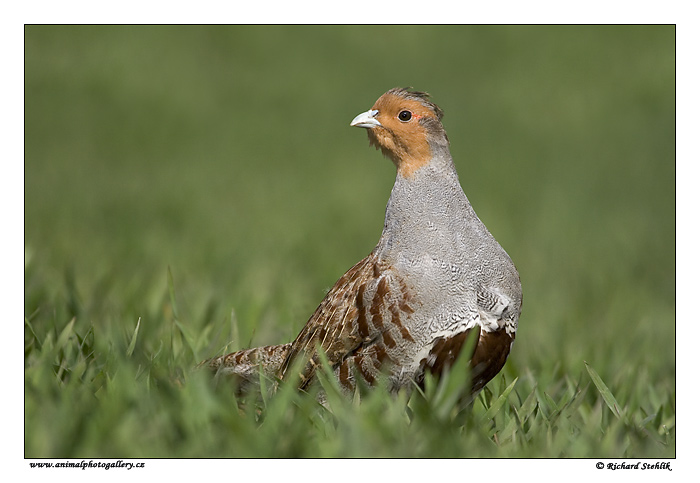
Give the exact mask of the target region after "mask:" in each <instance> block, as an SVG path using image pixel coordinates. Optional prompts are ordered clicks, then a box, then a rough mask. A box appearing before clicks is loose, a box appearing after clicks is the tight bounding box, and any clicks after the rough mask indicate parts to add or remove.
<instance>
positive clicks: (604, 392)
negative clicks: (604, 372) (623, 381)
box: [583, 361, 622, 419]
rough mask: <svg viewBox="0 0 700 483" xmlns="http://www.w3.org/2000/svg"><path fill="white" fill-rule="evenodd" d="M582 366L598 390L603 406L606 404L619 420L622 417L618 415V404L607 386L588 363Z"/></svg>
mask: <svg viewBox="0 0 700 483" xmlns="http://www.w3.org/2000/svg"><path fill="white" fill-rule="evenodd" d="M583 364H584V365H585V366H586V370H587V371H588V374H589V375H590V376H591V379H592V380H593V384H595V387H596V388H598V392H599V393H600V395H601V396H603V400H604V401H605V404H607V406H608V408H610V411H612V413H613V414H614V415H615V417H617V418H618V419H620V418H621V417H622V415H621V413H620V404H619V403H618V402H617V399H615V396H613V393H612V392H611V391H610V389H608V386H606V385H605V383H604V382H603V379H601V377H600V376H599V375H598V373H597V372H596V371H595V369H593V368H592V367H591V366H589V365H588V362H586V361H584V362H583Z"/></svg>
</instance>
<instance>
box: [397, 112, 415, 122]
mask: <svg viewBox="0 0 700 483" xmlns="http://www.w3.org/2000/svg"><path fill="white" fill-rule="evenodd" d="M411 116H412V114H411V111H401V112H399V121H402V122H408V121H410V120H411Z"/></svg>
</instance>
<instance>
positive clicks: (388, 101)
mask: <svg viewBox="0 0 700 483" xmlns="http://www.w3.org/2000/svg"><path fill="white" fill-rule="evenodd" d="M372 109H376V110H377V111H379V112H378V113H377V115H376V119H377V121H379V122H380V123H381V126H377V127H374V128H372V129H369V130H368V134H369V139H370V143H371V144H372V145H373V146H375V147H377V148H379V149H381V150H382V153H383V154H384V155H385V156H387V157H388V158H389V159H391V160H392V161H393V162H394V164H395V165H396V168H397V170H398V172H399V174H400V175H402V176H404V177H411V176H412V175H413V173H414V172H415V171H416V170H417V169H419V168H421V167H423V166H425V165H426V164H428V163H429V162H430V159H431V152H430V145H429V144H428V135H429V133H428V131H427V129H426V127H425V125H424V124H423V123H422V122H421V120H422V119H424V118H433V119H435V120H436V121H438V122H439V120H438V118H437V117H436V115H435V113H434V112H433V110H432V109H430V108H429V107H426V106H424V105H423V104H421V103H420V102H419V101H416V100H413V99H405V98H403V97H401V96H398V95H395V94H393V93H391V92H389V93H386V94H384V95H383V96H382V97H380V98H379V99H378V100H377V102H376V103H375V104H374V106H373V107H372Z"/></svg>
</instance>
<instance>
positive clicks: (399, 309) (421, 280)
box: [200, 87, 522, 397]
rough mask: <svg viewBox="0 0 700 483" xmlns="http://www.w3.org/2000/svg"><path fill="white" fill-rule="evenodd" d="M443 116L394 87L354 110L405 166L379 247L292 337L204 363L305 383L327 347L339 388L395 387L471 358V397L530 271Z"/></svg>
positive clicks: (511, 335) (246, 383)
mask: <svg viewBox="0 0 700 483" xmlns="http://www.w3.org/2000/svg"><path fill="white" fill-rule="evenodd" d="M442 118H443V111H442V109H441V108H440V107H438V106H437V105H436V104H435V103H433V102H432V100H431V97H430V95H429V94H427V93H425V92H421V91H414V90H411V88H408V87H403V88H402V87H396V88H393V89H390V90H389V91H387V92H386V93H384V94H383V95H382V96H381V97H379V99H378V100H377V101H376V102H375V104H374V105H373V106H372V108H371V109H370V110H368V111H366V112H363V113H361V114H359V115H358V116H356V117H355V118H354V119H353V120H352V122H351V123H350V126H353V127H358V128H363V129H365V130H366V131H367V134H368V137H369V142H370V145H371V146H373V147H375V148H376V149H378V150H380V151H381V152H382V154H383V155H384V156H385V157H387V158H389V159H390V160H391V161H392V162H393V164H394V165H395V166H396V180H395V182H394V186H393V188H392V190H391V195H390V197H389V200H388V202H387V205H386V212H385V220H384V228H383V231H382V234H381V236H380V238H379V241H378V243H377V245H376V247H375V248H374V249H373V250H372V251H371V252H370V254H369V255H368V256H367V257H365V258H364V259H362V260H361V261H360V262H358V263H357V264H355V265H354V266H353V267H352V268H350V269H349V270H348V271H347V272H346V273H345V274H344V275H343V276H342V277H340V279H338V281H337V282H336V283H335V285H333V286H332V288H331V289H330V290H329V291H328V293H327V294H326V296H325V298H324V299H323V300H322V301H321V303H320V305H319V306H318V308H317V309H316V311H315V312H314V313H313V314H312V315H311V317H310V318H309V319H308V322H307V323H306V325H305V326H304V327H303V328H302V329H301V332H300V333H299V334H298V335H297V337H296V338H295V339H294V340H293V341H292V342H288V343H285V344H280V345H271V346H264V347H254V348H250V349H245V350H240V351H238V352H234V353H231V354H227V355H222V356H219V357H214V358H212V359H209V360H207V361H204V362H203V363H201V364H200V365H205V366H208V367H209V368H210V369H211V370H212V371H213V372H214V373H216V374H217V375H231V376H234V377H235V378H236V380H237V381H238V384H239V386H240V387H250V386H251V385H256V384H257V383H258V381H259V379H260V371H262V373H263V374H264V375H266V376H268V377H270V378H273V379H274V380H276V381H291V383H292V384H296V385H298V387H299V389H301V390H305V389H307V388H308V387H309V385H310V384H312V382H313V381H314V380H316V379H317V376H318V373H319V372H320V370H321V368H320V366H321V364H322V360H324V355H325V359H326V360H327V363H328V365H329V367H330V368H331V369H332V371H333V375H334V377H335V378H336V379H337V381H338V383H339V386H340V388H341V389H342V390H343V391H345V392H348V393H354V392H355V391H356V390H357V389H358V387H359V386H362V387H365V388H371V387H373V386H375V385H376V384H377V381H378V380H380V378H382V376H383V377H384V378H383V379H381V380H384V381H386V382H387V384H388V387H389V389H390V390H391V391H398V390H400V389H401V388H407V390H409V391H410V390H412V388H415V387H416V386H418V387H422V385H423V384H424V380H425V378H426V375H427V374H429V373H430V374H432V375H434V376H436V377H437V378H440V377H442V376H443V375H444V374H445V373H446V372H447V371H448V370H449V369H450V368H451V367H452V365H453V364H455V362H457V361H458V360H459V361H463V360H465V361H468V362H467V363H468V364H469V369H470V379H471V388H470V394H471V396H472V397H474V396H475V395H476V394H478V392H479V391H480V390H481V389H482V388H483V387H484V386H485V385H486V384H487V383H488V382H489V381H490V380H491V379H492V378H493V377H495V376H496V375H497V374H498V373H499V372H500V370H501V369H502V368H503V366H504V364H505V362H506V359H507V357H508V355H509V353H510V351H511V347H512V344H513V342H514V340H515V334H516V331H517V328H518V319H519V317H520V314H521V306H522V288H521V283H520V276H519V273H518V271H517V269H516V267H515V265H514V264H513V262H512V260H511V258H510V257H509V256H508V254H507V253H506V251H505V250H504V249H503V248H502V247H501V245H500V244H499V243H498V242H497V241H496V239H495V238H494V237H493V236H492V235H491V233H490V232H489V230H488V229H487V228H486V226H485V225H484V224H483V223H482V222H481V220H480V219H479V217H478V216H477V215H476V213H475V211H474V209H473V208H472V205H471V203H470V202H469V200H468V199H467V196H466V195H465V193H464V190H463V189H462V186H461V184H460V181H459V178H458V175H457V171H456V169H455V165H454V162H453V160H452V155H451V154H450V142H449V140H448V137H447V134H446V132H445V129H444V127H443V124H442ZM470 334H472V335H471V336H470ZM467 341H469V342H467ZM467 347H468V349H465V348H467ZM462 349H465V350H471V354H469V357H468V358H466V359H464V358H459V356H460V354H461V351H462ZM458 358H459V359H458Z"/></svg>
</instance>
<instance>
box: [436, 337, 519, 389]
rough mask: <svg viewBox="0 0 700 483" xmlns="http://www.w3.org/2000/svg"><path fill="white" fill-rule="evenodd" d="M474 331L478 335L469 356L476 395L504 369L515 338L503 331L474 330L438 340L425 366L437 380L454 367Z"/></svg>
mask: <svg viewBox="0 0 700 483" xmlns="http://www.w3.org/2000/svg"><path fill="white" fill-rule="evenodd" d="M473 330H478V331H479V333H477V334H476V335H477V336H478V338H477V339H476V341H475V345H474V348H473V349H472V355H471V370H472V373H471V377H472V391H471V392H472V394H476V393H477V392H479V391H480V390H481V389H482V388H483V387H484V386H485V385H486V383H488V382H489V381H490V380H491V379H493V378H494V376H495V375H496V374H498V373H499V371H500V370H501V369H502V368H503V366H504V365H505V363H506V359H507V358H508V353H509V352H510V347H511V344H512V342H513V340H514V339H515V334H509V333H508V332H507V331H506V330H505V329H500V330H496V331H493V332H486V331H484V330H481V328H480V327H478V326H477V327H474V328H472V329H468V330H466V331H464V332H461V333H459V334H457V335H454V336H452V337H441V338H439V339H437V340H436V341H435V344H434V345H433V347H432V349H431V351H430V354H429V356H428V358H427V362H426V364H425V365H426V369H427V370H429V371H430V372H431V373H433V374H434V375H436V376H440V375H441V374H442V372H443V371H445V370H446V369H449V368H450V367H451V366H452V365H453V364H454V363H455V361H456V360H457V357H458V356H459V354H460V351H461V350H462V348H463V346H464V345H465V343H466V341H467V339H468V337H469V335H470V334H471V332H472V331H473Z"/></svg>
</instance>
